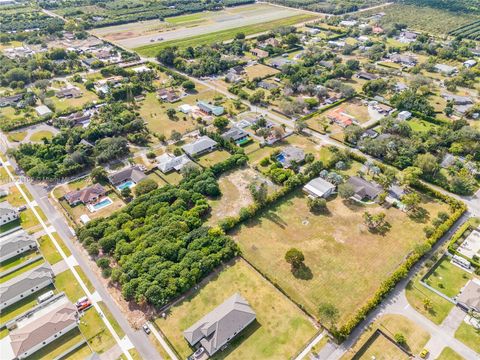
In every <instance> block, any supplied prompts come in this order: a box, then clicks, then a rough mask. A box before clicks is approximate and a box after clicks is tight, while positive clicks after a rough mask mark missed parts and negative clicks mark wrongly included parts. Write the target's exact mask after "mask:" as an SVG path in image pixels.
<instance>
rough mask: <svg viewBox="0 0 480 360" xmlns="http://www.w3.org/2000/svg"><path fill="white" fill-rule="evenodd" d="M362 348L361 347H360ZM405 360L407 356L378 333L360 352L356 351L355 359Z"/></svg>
mask: <svg viewBox="0 0 480 360" xmlns="http://www.w3.org/2000/svg"><path fill="white" fill-rule="evenodd" d="M362 350H363V349H362ZM372 359H378V360H380V359H382V360H407V359H409V356H408V355H407V354H405V353H404V352H403V351H402V350H400V349H399V348H398V346H396V345H395V344H393V343H392V342H391V341H390V340H388V339H387V338H386V337H385V336H383V335H382V334H378V336H377V337H375V339H373V341H372V343H371V344H370V345H369V346H368V347H367V348H366V349H364V350H363V351H362V352H361V353H357V356H356V357H355V360H372Z"/></svg>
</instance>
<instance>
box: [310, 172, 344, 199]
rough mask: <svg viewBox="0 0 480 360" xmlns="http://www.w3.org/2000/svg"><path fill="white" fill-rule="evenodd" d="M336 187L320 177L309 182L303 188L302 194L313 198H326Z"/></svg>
mask: <svg viewBox="0 0 480 360" xmlns="http://www.w3.org/2000/svg"><path fill="white" fill-rule="evenodd" d="M335 188H336V186H335V185H333V184H332V183H331V182H328V181H327V180H325V179H322V178H321V177H318V178H315V179H312V180H310V181H309V182H308V183H306V184H305V186H304V187H303V192H304V193H306V194H307V195H308V196H311V197H313V198H327V197H329V196H330V195H331V194H332V193H333V192H334V191H335Z"/></svg>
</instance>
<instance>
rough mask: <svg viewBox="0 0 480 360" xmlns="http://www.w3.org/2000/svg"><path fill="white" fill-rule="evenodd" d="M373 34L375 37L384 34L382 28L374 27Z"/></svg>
mask: <svg viewBox="0 0 480 360" xmlns="http://www.w3.org/2000/svg"><path fill="white" fill-rule="evenodd" d="M372 33H373V34H375V35H378V34H383V28H382V27H380V26H374V27H372Z"/></svg>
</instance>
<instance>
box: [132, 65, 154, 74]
mask: <svg viewBox="0 0 480 360" xmlns="http://www.w3.org/2000/svg"><path fill="white" fill-rule="evenodd" d="M132 71H133V72H134V73H136V74H141V73H144V72H149V71H152V69H150V68H149V67H148V66H145V65H140V66H136V67H134V68H132Z"/></svg>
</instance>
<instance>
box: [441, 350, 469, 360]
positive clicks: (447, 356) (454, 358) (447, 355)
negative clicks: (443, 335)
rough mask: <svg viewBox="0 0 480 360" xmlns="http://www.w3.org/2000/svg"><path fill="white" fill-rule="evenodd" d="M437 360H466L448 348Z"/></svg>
mask: <svg viewBox="0 0 480 360" xmlns="http://www.w3.org/2000/svg"><path fill="white" fill-rule="evenodd" d="M436 360H465V359H464V358H463V357H461V356H460V355H458V354H457V353H456V352H455V351H454V350H452V348H449V347H446V348H444V349H443V351H442V352H441V353H440V355H439V356H438V357H437V359H436Z"/></svg>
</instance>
